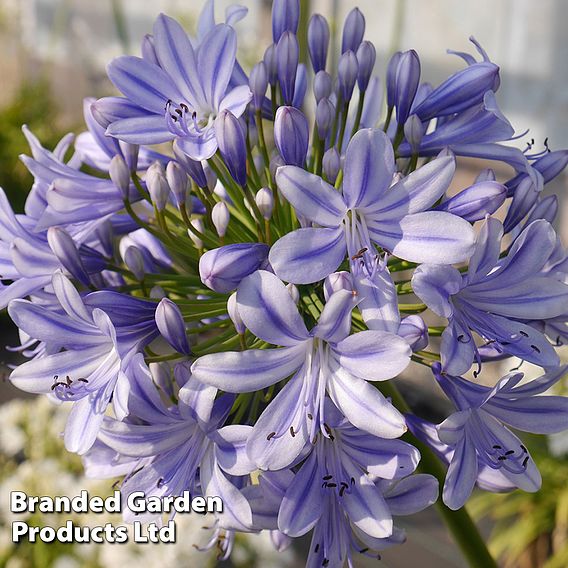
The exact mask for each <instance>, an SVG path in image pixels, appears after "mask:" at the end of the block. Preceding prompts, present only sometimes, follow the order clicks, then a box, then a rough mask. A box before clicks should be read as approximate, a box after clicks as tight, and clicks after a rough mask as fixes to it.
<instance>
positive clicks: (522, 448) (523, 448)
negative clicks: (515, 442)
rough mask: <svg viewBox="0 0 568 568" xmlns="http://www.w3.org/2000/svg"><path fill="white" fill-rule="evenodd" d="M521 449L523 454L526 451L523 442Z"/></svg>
mask: <svg viewBox="0 0 568 568" xmlns="http://www.w3.org/2000/svg"><path fill="white" fill-rule="evenodd" d="M521 450H523V452H524V453H525V454H526V453H527V449H526V448H525V447H524V446H523V444H521Z"/></svg>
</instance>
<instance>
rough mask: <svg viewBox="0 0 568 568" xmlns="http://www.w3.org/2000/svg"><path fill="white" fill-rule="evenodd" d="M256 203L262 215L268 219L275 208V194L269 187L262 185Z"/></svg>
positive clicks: (256, 196) (257, 193)
mask: <svg viewBox="0 0 568 568" xmlns="http://www.w3.org/2000/svg"><path fill="white" fill-rule="evenodd" d="M254 199H255V201H256V205H257V206H258V209H259V211H260V212H261V213H262V216H263V217H264V218H265V219H266V220H267V221H268V219H270V217H272V209H273V208H274V196H273V195H272V191H271V190H270V189H269V188H268V187H262V188H261V189H259V190H258V191H257V192H256V195H255V198H254Z"/></svg>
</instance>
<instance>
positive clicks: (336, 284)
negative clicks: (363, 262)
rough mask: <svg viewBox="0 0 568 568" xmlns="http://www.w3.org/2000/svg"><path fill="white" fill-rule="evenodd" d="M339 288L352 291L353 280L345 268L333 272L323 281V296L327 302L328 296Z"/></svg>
mask: <svg viewBox="0 0 568 568" xmlns="http://www.w3.org/2000/svg"><path fill="white" fill-rule="evenodd" d="M339 290H348V291H349V292H353V280H352V278H351V274H350V273H349V272H346V271H345V270H341V271H339V272H333V273H331V274H330V275H329V276H327V277H326V279H325V280H324V281H323V296H324V298H325V301H326V302H327V301H328V300H329V298H330V296H331V295H332V294H333V293H335V292H339Z"/></svg>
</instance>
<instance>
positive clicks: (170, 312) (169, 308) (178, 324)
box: [155, 298, 190, 355]
mask: <svg viewBox="0 0 568 568" xmlns="http://www.w3.org/2000/svg"><path fill="white" fill-rule="evenodd" d="M155 320H156V325H157V326H158V331H159V332H160V333H161V334H162V337H163V338H164V339H165V340H166V341H167V342H168V343H169V344H170V345H171V346H172V347H173V348H174V349H175V350H176V351H177V352H178V353H183V354H184V355H189V354H190V349H189V343H188V341H187V333H186V330H185V322H184V321H183V316H182V314H181V311H180V309H179V308H178V306H177V304H175V303H174V302H172V301H171V300H170V299H169V298H164V299H162V300H161V301H160V303H159V304H158V307H157V308H156V315H155Z"/></svg>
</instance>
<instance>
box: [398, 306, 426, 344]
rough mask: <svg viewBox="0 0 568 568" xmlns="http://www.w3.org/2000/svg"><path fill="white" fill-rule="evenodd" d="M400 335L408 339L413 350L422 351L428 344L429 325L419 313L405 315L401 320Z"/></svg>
mask: <svg viewBox="0 0 568 568" xmlns="http://www.w3.org/2000/svg"><path fill="white" fill-rule="evenodd" d="M398 335H400V337H402V338H403V339H405V340H406V342H407V343H408V345H409V346H410V348H411V349H412V351H421V350H422V349H424V348H425V347H426V346H427V345H428V341H429V340H428V326H427V325H426V324H425V323H424V320H423V319H422V318H421V317H420V316H419V315H411V316H408V317H405V318H404V319H403V320H402V321H401V322H400V326H399V328H398Z"/></svg>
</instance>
